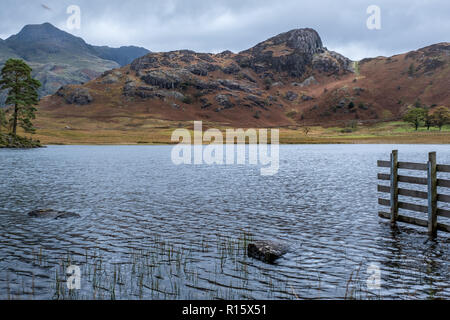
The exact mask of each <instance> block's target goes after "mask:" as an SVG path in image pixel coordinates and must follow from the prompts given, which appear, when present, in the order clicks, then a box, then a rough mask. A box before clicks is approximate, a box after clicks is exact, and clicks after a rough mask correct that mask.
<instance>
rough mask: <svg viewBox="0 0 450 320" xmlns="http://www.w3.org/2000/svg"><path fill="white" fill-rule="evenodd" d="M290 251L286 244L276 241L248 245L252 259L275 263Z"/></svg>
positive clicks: (248, 251)
mask: <svg viewBox="0 0 450 320" xmlns="http://www.w3.org/2000/svg"><path fill="white" fill-rule="evenodd" d="M288 249H289V247H288V246H287V245H286V244H283V243H279V242H275V241H255V242H253V243H250V244H249V245H248V248H247V254H248V256H249V257H251V258H255V259H258V260H261V261H263V262H266V263H274V262H275V260H277V259H278V258H281V257H282V256H283V255H285V254H286V253H287V252H288Z"/></svg>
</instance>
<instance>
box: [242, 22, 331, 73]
mask: <svg viewBox="0 0 450 320" xmlns="http://www.w3.org/2000/svg"><path fill="white" fill-rule="evenodd" d="M322 52H324V48H323V46H322V40H321V39H320V36H319V34H318V33H317V32H316V31H315V30H313V29H296V30H292V31H289V32H285V33H282V34H280V35H278V36H275V37H273V38H270V39H268V40H266V41H264V42H261V43H259V44H258V45H256V46H255V47H253V48H252V49H249V50H247V51H244V52H241V54H239V55H238V56H237V57H236V61H237V62H238V64H239V65H240V66H241V67H248V68H251V69H253V70H254V71H255V72H256V73H263V72H266V71H268V70H274V71H276V72H286V73H287V74H288V75H289V76H291V77H301V76H303V74H304V73H305V72H306V70H307V66H309V65H310V64H311V62H312V59H313V56H314V55H315V54H318V53H322Z"/></svg>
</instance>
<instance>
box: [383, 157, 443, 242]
mask: <svg viewBox="0 0 450 320" xmlns="http://www.w3.org/2000/svg"><path fill="white" fill-rule="evenodd" d="M377 165H378V167H380V168H390V173H389V174H386V173H379V174H378V180H382V181H390V184H389V186H386V185H378V192H382V193H388V194H389V195H390V198H389V199H382V198H380V199H378V204H380V205H382V206H387V207H390V209H391V210H390V212H389V213H387V212H379V214H378V215H379V216H380V217H381V218H385V219H390V220H391V223H393V224H395V223H396V222H397V221H400V222H406V223H410V224H414V225H418V226H422V227H427V228H428V233H429V234H430V235H431V236H433V237H434V236H436V235H437V231H438V230H439V231H445V232H450V225H448V224H444V223H440V222H438V217H445V218H450V210H448V209H443V208H439V207H438V202H445V203H450V195H446V194H439V193H438V187H442V188H450V180H445V179H438V178H437V173H438V172H450V165H439V164H437V163H436V152H430V154H429V158H428V162H427V163H425V164H424V163H414V162H401V161H398V151H397V150H394V151H392V153H391V160H390V161H382V160H379V161H378V163H377ZM399 169H405V170H416V171H426V172H427V177H426V178H420V177H411V176H405V175H399V174H398V170H399ZM399 182H402V183H409V184H417V185H426V186H427V191H426V192H425V191H418V190H410V189H405V188H399V187H398V183H399ZM398 196H406V197H412V198H416V199H425V200H427V202H428V203H427V205H426V206H424V205H419V204H414V203H408V202H403V201H399V200H398ZM399 209H405V210H410V211H415V212H420V213H426V214H428V219H426V220H425V219H420V218H415V217H410V216H406V215H401V214H399V213H398V210H399Z"/></svg>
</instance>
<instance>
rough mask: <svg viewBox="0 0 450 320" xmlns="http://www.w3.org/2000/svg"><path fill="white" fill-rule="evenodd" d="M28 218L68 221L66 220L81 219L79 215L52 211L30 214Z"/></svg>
mask: <svg viewBox="0 0 450 320" xmlns="http://www.w3.org/2000/svg"><path fill="white" fill-rule="evenodd" d="M28 216H29V217H31V218H40V219H44V218H46V219H66V218H80V217H81V216H80V215H79V214H78V213H73V212H65V211H57V210H52V209H40V210H33V211H31V212H28Z"/></svg>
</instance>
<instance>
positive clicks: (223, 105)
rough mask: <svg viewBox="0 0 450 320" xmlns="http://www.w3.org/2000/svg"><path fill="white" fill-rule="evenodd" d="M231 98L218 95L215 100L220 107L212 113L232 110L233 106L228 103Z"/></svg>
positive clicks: (229, 95) (225, 95)
mask: <svg viewBox="0 0 450 320" xmlns="http://www.w3.org/2000/svg"><path fill="white" fill-rule="evenodd" d="M231 96H232V95H231V94H218V95H217V96H216V98H215V100H216V101H217V103H218V104H219V105H220V107H219V108H217V109H216V110H214V111H216V112H219V111H222V110H225V109H231V108H233V107H234V104H233V103H232V102H231V101H230V97H231Z"/></svg>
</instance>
